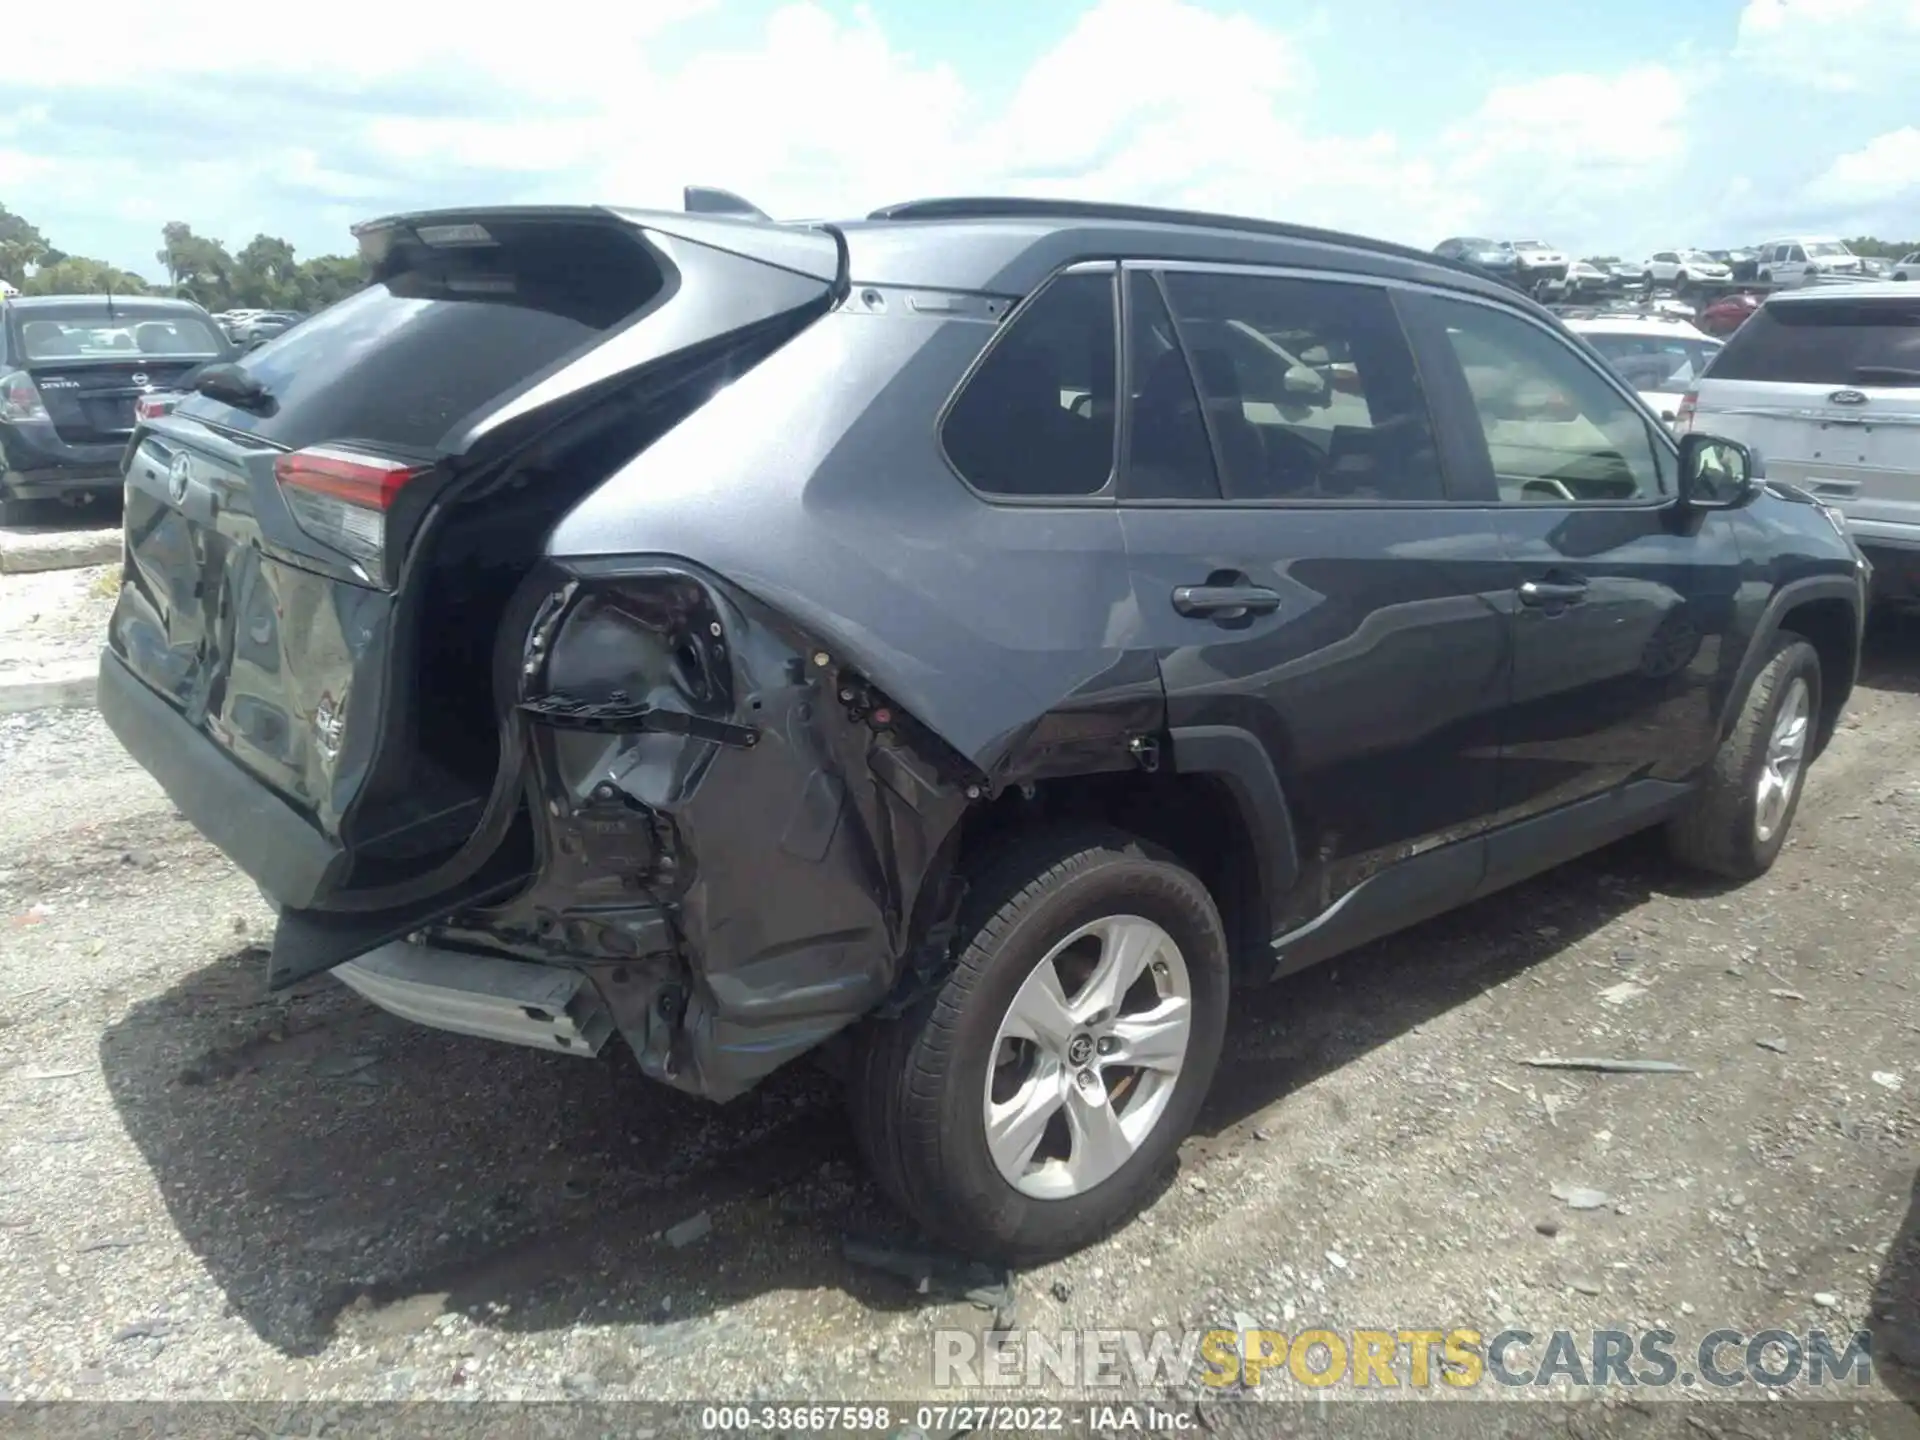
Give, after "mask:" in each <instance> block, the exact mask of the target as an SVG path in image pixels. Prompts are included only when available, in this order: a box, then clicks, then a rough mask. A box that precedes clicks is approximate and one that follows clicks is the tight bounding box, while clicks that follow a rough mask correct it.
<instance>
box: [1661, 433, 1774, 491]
mask: <svg viewBox="0 0 1920 1440" xmlns="http://www.w3.org/2000/svg"><path fill="white" fill-rule="evenodd" d="M1759 488H1760V465H1759V461H1758V460H1757V459H1756V458H1755V457H1754V453H1753V451H1751V450H1749V449H1748V448H1747V447H1746V446H1744V445H1742V444H1741V443H1740V442H1739V441H1738V440H1723V439H1721V438H1720V437H1719V436H1718V435H1702V434H1699V433H1698V432H1691V433H1688V434H1686V435H1682V436H1681V437H1680V503H1681V504H1683V505H1686V506H1687V507H1689V508H1690V509H1694V510H1732V509H1735V508H1737V507H1739V506H1741V505H1744V504H1746V503H1747V501H1749V500H1751V499H1752V498H1753V497H1754V496H1755V495H1756V494H1758V493H1759Z"/></svg>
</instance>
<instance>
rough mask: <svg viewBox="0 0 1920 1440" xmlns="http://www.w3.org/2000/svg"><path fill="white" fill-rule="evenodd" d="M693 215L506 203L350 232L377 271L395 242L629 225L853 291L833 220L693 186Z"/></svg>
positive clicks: (431, 243)
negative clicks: (785, 217) (496, 230)
mask: <svg viewBox="0 0 1920 1440" xmlns="http://www.w3.org/2000/svg"><path fill="white" fill-rule="evenodd" d="M685 201H686V206H687V208H686V210H684V211H677V210H638V209H628V208H626V207H624V206H614V205H501V206H492V207H487V208H471V209H460V210H426V211H415V212H412V213H408V214H399V215H386V216H382V217H381V218H379V219H377V220H366V221H362V222H361V223H360V224H358V225H355V226H353V227H351V233H352V235H353V237H354V239H355V240H357V241H358V242H359V245H360V254H361V258H362V259H364V260H365V261H366V262H367V265H368V267H369V268H370V269H371V270H373V271H374V272H375V273H376V274H377V273H378V272H379V269H380V266H381V263H382V262H383V261H384V260H386V258H387V257H388V255H389V254H390V253H391V252H392V250H393V248H394V245H395V243H396V242H398V243H399V244H401V245H407V244H417V245H421V246H425V247H427V248H430V249H459V248H470V249H484V248H486V247H487V246H490V245H493V244H494V243H495V241H494V239H493V234H492V232H491V231H490V230H489V228H488V227H489V225H494V226H504V225H515V226H525V225H530V224H540V223H542V222H546V223H550V224H555V225H591V224H624V225H631V226H634V227H635V228H637V229H640V230H647V231H652V232H654V233H656V234H659V235H664V236H677V237H678V238H680V239H682V240H691V241H693V242H695V243H696V244H700V245H706V246H709V247H711V248H713V249H715V250H724V251H726V252H728V253H729V254H733V255H738V256H740V257H742V258H743V259H747V260H755V261H758V262H759V263H760V264H762V265H773V266H777V267H779V268H780V269H782V270H791V271H793V272H794V273H795V274H798V275H805V276H808V277H809V278H811V279H815V280H821V281H824V282H826V283H828V284H829V285H831V286H832V287H833V296H834V303H835V304H838V303H839V302H840V301H842V300H844V299H845V298H846V296H847V294H848V292H849V291H850V290H851V288H852V284H853V282H852V278H851V273H850V263H851V262H850V257H849V255H848V251H847V237H846V236H845V235H844V234H843V233H842V232H841V229H840V227H839V226H838V225H834V224H830V223H828V222H826V221H820V220H815V221H779V220H775V219H773V218H772V217H771V216H769V215H768V214H767V213H766V212H765V211H763V210H761V209H759V208H758V207H756V206H754V205H752V204H749V203H748V202H747V201H745V200H743V199H741V198H740V197H739V196H738V195H735V194H733V192H731V191H729V190H718V189H714V188H711V187H708V186H699V185H690V186H688V187H687V188H686V192H685Z"/></svg>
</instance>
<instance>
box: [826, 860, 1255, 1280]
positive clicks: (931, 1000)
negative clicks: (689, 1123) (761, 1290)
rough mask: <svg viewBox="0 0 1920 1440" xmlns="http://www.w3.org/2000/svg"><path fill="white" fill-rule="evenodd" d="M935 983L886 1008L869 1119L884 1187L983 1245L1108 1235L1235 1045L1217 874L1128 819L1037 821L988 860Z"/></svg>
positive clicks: (991, 1249)
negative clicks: (1077, 823) (1023, 838)
mask: <svg viewBox="0 0 1920 1440" xmlns="http://www.w3.org/2000/svg"><path fill="white" fill-rule="evenodd" d="M962 933H963V939H962V944H963V947H964V948H963V949H962V950H961V952H960V957H959V960H958V962H957V964H956V965H955V967H954V970H953V972H952V973H951V974H950V975H949V976H948V977H947V979H946V980H945V982H944V983H943V984H942V985H941V986H940V987H939V989H938V990H937V991H935V992H934V993H933V994H931V995H929V996H927V997H926V998H925V999H923V1000H922V1001H921V1002H920V1003H919V1004H918V1005H917V1006H915V1007H914V1008H913V1009H911V1010H910V1011H908V1012H907V1013H906V1014H905V1015H902V1016H901V1017H899V1018H898V1019H894V1020H885V1021H876V1022H872V1023H871V1024H870V1025H869V1028H868V1030H867V1032H866V1034H865V1035H864V1037H863V1040H862V1043H861V1045H860V1047H859V1056H858V1059H857V1061H856V1063H855V1066H854V1071H853V1075H852V1077H851V1078H852V1087H851V1093H850V1101H851V1105H852V1109H853V1114H854V1123H855V1130H856V1133H857V1134H858V1136H859V1138H860V1143H861V1146H862V1148H863V1149H864V1150H865V1152H866V1154H867V1157H868V1160H869V1162H870V1164H871V1165H872V1166H873V1169H874V1173H875V1175H876V1177H877V1178H878V1179H879V1181H880V1183H881V1185H882V1187H883V1188H885V1189H886V1191H887V1192H888V1193H889V1194H890V1195H891V1196H892V1197H893V1199H894V1200H895V1201H896V1202H897V1203H898V1204H900V1205H901V1206H902V1208H904V1209H905V1210H906V1211H907V1212H908V1213H910V1214H911V1215H912V1216H913V1217H914V1218H915V1219H917V1220H918V1221H919V1222H920V1223H921V1224H922V1225H923V1226H924V1227H925V1228H926V1229H927V1230H928V1231H929V1232H930V1233H931V1234H932V1235H934V1236H935V1237H937V1238H938V1239H940V1240H942V1241H944V1242H946V1243H948V1244H950V1245H953V1246H955V1247H956V1248H958V1249H960V1250H962V1251H965V1252H966V1253H968V1254H973V1255H984V1256H993V1257H997V1258H1000V1259H1003V1260H1006V1261H1009V1262H1013V1263H1021V1264H1024V1263H1033V1262H1036V1261H1039V1260H1044V1259H1047V1258H1050V1257H1053V1256H1057V1255H1061V1254H1065V1253H1067V1252H1069V1251H1072V1250H1077V1249H1079V1248H1080V1247H1082V1246H1084V1245H1086V1244H1088V1243H1090V1242H1091V1241H1093V1240H1096V1239H1098V1238H1099V1237H1100V1236H1101V1235H1103V1234H1105V1233H1106V1232H1107V1231H1109V1230H1111V1229H1113V1228H1114V1227H1115V1226H1117V1225H1119V1224H1121V1223H1122V1222H1124V1221H1126V1220H1127V1219H1129V1218H1131V1217H1132V1215H1133V1214H1134V1213H1135V1212H1136V1211H1137V1210H1139V1209H1140V1208H1141V1207H1142V1206H1143V1205H1144V1204H1145V1203H1146V1202H1147V1200H1148V1199H1149V1198H1150V1197H1151V1195H1152V1193H1153V1191H1154V1188H1155V1186H1156V1185H1157V1183H1158V1182H1159V1181H1160V1179H1161V1178H1162V1177H1163V1176H1164V1174H1165V1173H1166V1172H1167V1171H1168V1170H1169V1169H1170V1168H1171V1165H1172V1163H1173V1160H1174V1154H1175V1150H1176V1148H1177V1147H1178V1145H1179V1143H1180V1141H1181V1140H1182V1139H1183V1138H1184V1137H1185V1136H1186V1134H1187V1132H1188V1131H1189V1130H1190V1129H1191V1128H1192V1125H1193V1121H1194V1117H1195V1116H1196V1115H1197V1114H1198V1112H1199V1109H1200V1104H1201V1101H1202V1100H1203V1099H1204V1098H1205V1096H1206V1091H1207V1086H1208V1085H1209V1084H1210V1083H1211V1081H1212V1078H1213V1071H1214V1067H1215V1065H1216V1063H1217V1062H1218V1059H1219V1052H1220V1044H1221V1037H1222V1036H1223V1034H1224V1032H1225V1025H1226V1014H1227V991H1228V965H1227V942H1226V934H1225V931H1224V929H1223V927H1222V924H1221V920H1220V915H1219V911H1218V910H1217V909H1216V908H1215V906H1214V902H1213V899H1212V897H1211V896H1210V895H1209V894H1208V893H1207V890H1206V887H1205V886H1204V885H1202V884H1201V883H1200V881H1199V880H1198V879H1197V878H1196V877H1195V876H1194V875H1193V874H1192V872H1191V871H1189V870H1187V869H1186V868H1185V867H1184V866H1182V865H1181V864H1180V863H1179V862H1178V861H1177V860H1175V859H1174V858H1173V857H1172V856H1170V855H1167V854H1165V853H1164V852H1162V851H1159V850H1156V849H1154V848H1152V847H1149V846H1147V845H1146V844H1144V843H1143V842H1141V841H1139V840H1136V839H1134V838H1133V837H1131V836H1128V835H1126V834H1124V833H1122V832H1119V831H1113V830H1108V829H1104V828H1093V829H1089V828H1077V829H1074V830H1071V831H1061V832H1052V833H1049V834H1042V835H1037V836H1035V837H1033V838H1032V839H1030V840H1028V841H1027V842H1025V843H1024V844H1021V845H1018V846H1016V847H1015V848H1014V850H1013V851H1012V852H1011V853H1009V854H1008V855H1007V856H1005V857H1004V858H1003V859H1002V860H1001V861H1000V862H999V863H997V864H996V865H995V866H994V867H993V869H992V871H991V872H990V873H986V874H983V875H982V876H980V877H979V878H978V880H977V881H976V883H975V885H974V886H973V888H972V891H971V898H970V900H969V903H968V906H967V914H966V916H965V917H964V919H963V922H962Z"/></svg>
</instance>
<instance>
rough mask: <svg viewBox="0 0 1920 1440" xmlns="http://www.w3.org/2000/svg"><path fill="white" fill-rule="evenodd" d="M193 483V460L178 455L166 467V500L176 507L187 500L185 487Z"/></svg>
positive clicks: (183, 455)
mask: <svg viewBox="0 0 1920 1440" xmlns="http://www.w3.org/2000/svg"><path fill="white" fill-rule="evenodd" d="M192 483H193V460H192V459H191V458H190V457H189V456H187V455H185V454H180V455H176V456H174V457H173V463H172V464H171V465H169V466H167V498H168V499H170V500H172V501H173V503H174V504H176V505H178V504H179V503H180V502H181V501H182V500H185V499H186V498H187V486H188V485H190V484H192Z"/></svg>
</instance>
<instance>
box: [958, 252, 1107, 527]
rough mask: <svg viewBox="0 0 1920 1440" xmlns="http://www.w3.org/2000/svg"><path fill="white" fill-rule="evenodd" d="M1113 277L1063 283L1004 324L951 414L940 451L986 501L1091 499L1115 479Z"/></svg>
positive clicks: (1069, 278)
mask: <svg viewBox="0 0 1920 1440" xmlns="http://www.w3.org/2000/svg"><path fill="white" fill-rule="evenodd" d="M1113 311H1114V302H1113V276H1112V273H1111V272H1102V273H1099V274H1092V273H1083V274H1074V275H1061V276H1058V277H1057V278H1055V279H1053V280H1051V281H1049V282H1048V284H1047V285H1046V287H1045V288H1044V289H1042V290H1041V291H1040V292H1039V294H1037V295H1035V296H1034V297H1033V299H1032V300H1030V301H1029V302H1028V303H1027V304H1026V305H1024V306H1023V307H1021V309H1020V310H1019V311H1018V312H1017V313H1016V314H1014V315H1013V316H1012V317H1011V318H1010V319H1009V320H1008V321H1007V328H1006V330H1005V332H1004V333H1002V334H1000V335H997V336H995V337H994V339H993V341H992V346H991V348H990V349H989V350H988V351H987V353H986V356H985V358H984V359H982V361H981V362H980V366H979V368H978V369H976V370H975V371H974V372H973V375H972V376H971V377H970V378H969V379H968V380H967V382H966V385H965V386H964V387H963V388H962V389H961V391H960V393H959V395H958V396H956V397H955V399H954V402H953V405H952V407H951V408H950V409H949V410H948V411H947V419H946V423H945V424H944V425H943V426H942V427H941V430H940V439H941V443H942V444H943V445H944V446H945V447H946V451H947V458H948V459H949V460H951V461H952V462H953V465H954V467H955V468H956V469H957V470H959V472H960V473H961V475H963V476H964V477H965V478H966V480H967V482H968V483H969V484H971V485H972V486H973V487H974V488H975V489H977V490H981V491H984V492H986V493H987V494H989V495H1007V496H1023V497H1047V496H1052V497H1062V496H1070V495H1094V494H1098V493H1099V492H1100V491H1101V490H1104V489H1105V488H1106V486H1107V482H1108V481H1109V480H1110V479H1111V478H1112V476H1113V437H1114V423H1113V415H1114V404H1113V397H1114V392H1115V376H1116V373H1117V371H1118V369H1119V356H1118V347H1117V346H1116V344H1115V340H1114V319H1113Z"/></svg>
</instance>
